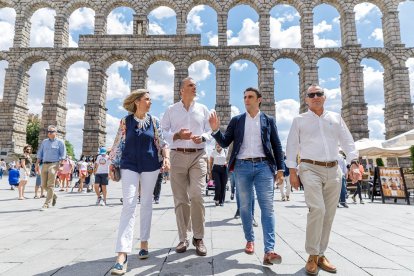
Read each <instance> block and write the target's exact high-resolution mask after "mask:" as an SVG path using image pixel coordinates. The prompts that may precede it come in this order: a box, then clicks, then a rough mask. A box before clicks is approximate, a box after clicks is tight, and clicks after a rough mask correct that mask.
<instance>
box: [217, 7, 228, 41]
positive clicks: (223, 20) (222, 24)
mask: <svg viewBox="0 0 414 276" xmlns="http://www.w3.org/2000/svg"><path fill="white" fill-rule="evenodd" d="M227 15H228V13H227V12H218V13H217V25H218V30H217V35H218V46H219V47H225V46H227Z"/></svg>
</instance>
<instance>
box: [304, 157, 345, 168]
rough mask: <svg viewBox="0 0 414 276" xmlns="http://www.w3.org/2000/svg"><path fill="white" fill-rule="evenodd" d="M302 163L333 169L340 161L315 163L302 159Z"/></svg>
mask: <svg viewBox="0 0 414 276" xmlns="http://www.w3.org/2000/svg"><path fill="white" fill-rule="evenodd" d="M300 162H304V163H308V164H313V165H317V166H321V167H325V168H332V167H335V166H336V165H338V161H328V162H323V161H315V160H310V159H301V160H300Z"/></svg>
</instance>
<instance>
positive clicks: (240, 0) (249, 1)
mask: <svg viewBox="0 0 414 276" xmlns="http://www.w3.org/2000/svg"><path fill="white" fill-rule="evenodd" d="M238 5H248V6H250V7H251V8H253V9H254V10H255V11H256V12H257V14H259V15H260V14H261V13H262V12H264V9H263V6H262V4H261V3H260V2H259V1H253V0H230V1H227V3H226V4H225V5H224V10H225V11H226V12H227V13H229V11H230V10H231V9H232V8H234V7H236V6H238Z"/></svg>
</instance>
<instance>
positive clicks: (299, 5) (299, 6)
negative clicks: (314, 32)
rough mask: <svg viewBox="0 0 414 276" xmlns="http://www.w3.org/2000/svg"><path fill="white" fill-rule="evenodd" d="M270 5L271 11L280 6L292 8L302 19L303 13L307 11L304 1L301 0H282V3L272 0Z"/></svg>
mask: <svg viewBox="0 0 414 276" xmlns="http://www.w3.org/2000/svg"><path fill="white" fill-rule="evenodd" d="M268 5H269V6H268V10H269V11H270V10H271V9H273V8H274V7H276V6H278V5H289V6H292V7H294V8H295V9H296V10H297V11H298V13H299V14H300V16H301V17H302V14H303V11H304V10H305V4H304V3H303V1H300V0H281V1H279V0H271V1H270V3H269V4H268Z"/></svg>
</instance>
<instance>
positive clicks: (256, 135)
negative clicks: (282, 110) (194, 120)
mask: <svg viewBox="0 0 414 276" xmlns="http://www.w3.org/2000/svg"><path fill="white" fill-rule="evenodd" d="M261 102H262V94H261V93H260V92H259V91H258V90H257V89H255V88H252V87H249V88H247V89H246V90H245V91H244V105H245V107H246V111H247V112H246V113H243V114H240V115H237V116H235V117H233V118H231V120H230V123H229V125H228V127H227V130H226V132H225V134H222V133H221V131H220V130H219V127H220V121H219V119H218V117H217V114H216V113H215V112H212V114H211V115H210V119H209V122H210V126H211V129H212V130H213V134H212V136H213V137H214V139H216V141H217V143H218V144H219V145H220V146H222V147H224V148H225V147H228V146H229V145H230V144H231V143H232V142H233V150H232V153H231V157H230V159H229V168H230V170H233V169H234V173H235V178H236V189H237V191H238V192H237V193H238V194H237V195H238V198H239V201H240V216H241V219H242V223H243V231H244V237H245V239H246V241H247V243H246V246H245V249H244V252H245V253H246V254H253V253H254V240H255V239H254V231H253V223H252V222H253V214H252V201H253V200H254V192H253V190H255V191H256V196H257V200H258V201H259V206H260V209H261V212H262V217H261V219H262V228H263V242H264V257H263V264H264V265H273V264H280V263H281V262H282V257H281V256H280V255H279V254H276V253H275V251H274V247H275V214H274V209H273V199H274V182H275V180H277V182H278V183H280V182H282V181H283V169H284V165H283V152H282V146H281V144H280V139H279V135H278V134H277V128H276V123H275V119H274V118H273V117H271V116H268V115H266V114H265V113H263V112H261V111H260V104H261Z"/></svg>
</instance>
